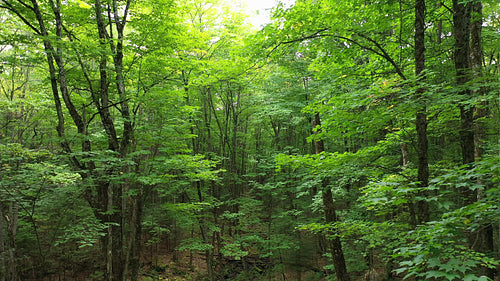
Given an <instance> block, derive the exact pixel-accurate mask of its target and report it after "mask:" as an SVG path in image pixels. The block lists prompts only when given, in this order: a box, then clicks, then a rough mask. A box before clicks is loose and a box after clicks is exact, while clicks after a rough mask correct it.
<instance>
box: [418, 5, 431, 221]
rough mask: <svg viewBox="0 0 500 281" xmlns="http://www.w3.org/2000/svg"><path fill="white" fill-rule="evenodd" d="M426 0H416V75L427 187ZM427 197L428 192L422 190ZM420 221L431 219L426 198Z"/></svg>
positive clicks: (421, 169)
mask: <svg viewBox="0 0 500 281" xmlns="http://www.w3.org/2000/svg"><path fill="white" fill-rule="evenodd" d="M424 71H425V0H415V75H416V76H417V91H416V98H417V103H418V108H417V116H416V122H415V123H416V127H417V154H418V164H417V167H418V174H417V180H418V186H419V187H420V188H423V189H424V188H426V187H427V186H428V185H429V157H428V149H429V143H428V140H427V106H426V99H425V97H424V96H423V94H424V93H425V87H424V86H423V85H421V83H423V82H424V81H425V73H424ZM420 195H421V196H423V197H426V192H424V191H422V192H420ZM417 208H418V214H417V218H418V223H423V222H426V221H429V219H430V213H429V204H428V202H427V201H425V200H419V201H417Z"/></svg>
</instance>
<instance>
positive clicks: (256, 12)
mask: <svg viewBox="0 0 500 281" xmlns="http://www.w3.org/2000/svg"><path fill="white" fill-rule="evenodd" d="M241 2H243V3H244V4H245V5H246V6H247V9H246V10H247V14H248V15H249V16H250V22H251V23H252V24H253V25H254V26H255V27H257V28H259V29H260V28H261V27H263V26H264V25H265V24H266V23H269V18H270V13H271V8H273V7H274V6H276V4H277V2H278V0H241ZM282 2H284V3H290V4H291V3H293V2H295V1H294V0H283V1H282Z"/></svg>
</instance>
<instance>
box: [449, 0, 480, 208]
mask: <svg viewBox="0 0 500 281" xmlns="http://www.w3.org/2000/svg"><path fill="white" fill-rule="evenodd" d="M470 22H471V4H470V3H463V1H459V0H453V35H454V37H455V50H454V61H455V71H456V83H457V86H458V87H466V84H467V83H468V82H469V81H470V80H471V67H470V47H469V40H470ZM459 94H460V96H461V98H462V100H463V101H464V102H465V103H461V104H460V120H461V123H460V145H461V147H462V163H463V164H471V163H474V161H475V158H474V153H475V145H474V107H473V106H472V105H470V104H467V102H468V100H470V98H471V97H472V93H471V90H470V89H467V88H463V89H462V90H460V92H459ZM462 193H463V198H464V204H470V203H472V202H474V201H475V199H476V198H475V197H476V196H475V192H473V191H471V190H470V189H469V188H468V187H465V188H464V189H462Z"/></svg>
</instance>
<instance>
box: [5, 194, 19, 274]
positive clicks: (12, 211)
mask: <svg viewBox="0 0 500 281" xmlns="http://www.w3.org/2000/svg"><path fill="white" fill-rule="evenodd" d="M18 215H19V208H18V206H17V203H15V202H11V203H10V204H9V214H8V217H9V219H8V220H7V235H8V240H9V241H8V244H9V245H8V249H9V257H8V260H9V262H8V268H7V274H8V276H9V277H10V281H17V280H18V278H17V267H16V264H17V261H16V235H17V219H18Z"/></svg>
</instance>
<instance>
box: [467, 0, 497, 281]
mask: <svg viewBox="0 0 500 281" xmlns="http://www.w3.org/2000/svg"><path fill="white" fill-rule="evenodd" d="M482 17H483V5H482V2H481V1H478V2H475V3H473V4H472V19H471V43H470V46H471V60H470V61H471V68H472V71H473V76H474V78H475V79H480V78H481V77H482V76H483V48H482V45H481V38H482V26H483V19H482ZM473 93H474V96H479V97H483V96H484V88H482V87H481V88H479V90H476V91H474V92H473ZM488 113H489V112H488V104H487V102H485V101H482V102H480V104H479V106H477V107H476V108H475V112H474V115H475V116H474V119H475V122H474V129H475V130H474V148H475V151H474V152H475V153H474V157H475V159H481V158H482V157H483V154H484V148H483V141H484V139H485V138H486V134H485V131H486V129H485V127H486V125H485V124H484V121H483V120H482V119H483V118H485V117H486V116H488ZM481 181H482V179H481V178H479V179H478V182H479V184H481ZM483 193H484V191H483V190H478V192H477V200H481V199H483V198H484V194H483ZM473 236H476V239H477V241H474V243H473V245H474V250H476V251H478V252H480V253H484V254H486V255H490V257H493V258H494V256H491V255H493V253H494V252H495V251H494V248H495V243H494V237H493V225H492V224H491V223H489V224H486V225H483V226H482V227H481V228H480V229H479V230H477V232H476V233H473ZM479 271H480V272H479V274H480V275H484V276H488V277H489V278H491V279H494V277H495V274H496V270H495V269H492V268H487V267H481V268H480V269H479Z"/></svg>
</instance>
